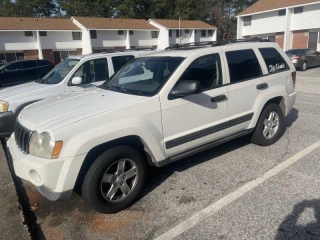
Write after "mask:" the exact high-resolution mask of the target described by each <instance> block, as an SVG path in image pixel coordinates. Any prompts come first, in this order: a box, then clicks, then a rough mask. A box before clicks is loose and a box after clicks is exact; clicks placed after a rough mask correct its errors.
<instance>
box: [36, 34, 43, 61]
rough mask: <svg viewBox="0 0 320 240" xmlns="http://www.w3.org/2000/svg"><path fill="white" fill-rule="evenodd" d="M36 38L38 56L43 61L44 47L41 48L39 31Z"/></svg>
mask: <svg viewBox="0 0 320 240" xmlns="http://www.w3.org/2000/svg"><path fill="white" fill-rule="evenodd" d="M36 38H37V47H38V56H39V59H43V54H42V47H41V39H40V34H39V31H36Z"/></svg>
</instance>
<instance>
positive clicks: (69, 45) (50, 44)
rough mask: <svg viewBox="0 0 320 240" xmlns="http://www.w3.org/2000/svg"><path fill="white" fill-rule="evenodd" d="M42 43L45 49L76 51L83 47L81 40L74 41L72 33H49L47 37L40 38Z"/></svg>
mask: <svg viewBox="0 0 320 240" xmlns="http://www.w3.org/2000/svg"><path fill="white" fill-rule="evenodd" d="M79 32H80V30H79ZM40 41H41V47H42V48H43V49H76V48H81V47H82V41H81V40H73V39H72V32H71V31H66V32H58V31H47V36H43V37H41V36H40Z"/></svg>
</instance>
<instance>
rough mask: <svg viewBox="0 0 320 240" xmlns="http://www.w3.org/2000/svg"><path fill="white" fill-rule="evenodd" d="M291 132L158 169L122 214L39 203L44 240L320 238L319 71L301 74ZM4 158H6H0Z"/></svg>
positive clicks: (79, 204)
mask: <svg viewBox="0 0 320 240" xmlns="http://www.w3.org/2000/svg"><path fill="white" fill-rule="evenodd" d="M296 90H297V92H298V96H297V100H296V103H295V106H294V109H293V110H292V111H291V113H290V114H289V116H287V117H286V119H285V125H286V132H285V133H284V135H283V137H282V138H281V139H280V141H279V142H277V143H276V144H274V145H272V146H270V147H259V146H256V145H253V144H250V143H249V142H248V141H247V139H246V138H241V139H237V140H234V141H232V142H229V143H226V144H224V145H221V146H218V147H215V148H212V149H210V150H208V151H206V152H203V153H200V154H197V155H194V156H192V157H189V158H186V159H183V160H181V161H179V162H176V163H173V164H171V165H168V166H166V167H163V168H160V169H157V168H150V170H149V176H148V179H147V184H146V187H145V189H144V191H143V194H142V196H141V198H140V199H139V200H138V201H137V202H136V203H135V204H134V205H133V206H131V207H130V208H128V209H127V210H125V211H122V212H120V213H118V214H112V215H103V214H98V213H96V212H94V211H91V210H90V209H88V208H87V207H86V205H85V203H84V202H83V200H82V199H81V198H80V197H79V196H78V195H76V194H74V195H73V196H72V198H71V199H70V200H68V201H66V202H50V201H48V200H46V199H44V198H43V197H42V196H41V195H40V194H39V193H38V192H37V191H36V190H35V189H34V187H33V186H31V185H30V184H29V183H27V182H24V188H25V191H26V194H27V196H28V200H29V204H30V206H34V204H35V203H37V204H39V208H38V209H37V210H36V211H35V217H36V224H35V225H36V226H35V230H34V232H35V234H36V236H37V238H38V239H44V238H46V239H55V240H57V239H159V240H160V239H173V238H175V239H237V240H240V239H245V240H249V239H276V240H284V239H320V176H319V175H320V174H319V173H320V159H319V156H320V142H319V141H320V122H319V119H320V68H315V69H310V70H308V71H306V72H298V77H297V85H296ZM0 158H2V159H1V161H3V158H4V156H3V155H0Z"/></svg>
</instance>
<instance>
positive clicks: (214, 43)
mask: <svg viewBox="0 0 320 240" xmlns="http://www.w3.org/2000/svg"><path fill="white" fill-rule="evenodd" d="M245 42H270V40H269V39H262V38H250V39H229V40H224V41H204V42H192V43H184V44H175V45H173V46H170V47H167V48H165V49H164V50H172V49H181V50H182V49H196V48H201V47H217V46H222V45H227V44H231V43H245Z"/></svg>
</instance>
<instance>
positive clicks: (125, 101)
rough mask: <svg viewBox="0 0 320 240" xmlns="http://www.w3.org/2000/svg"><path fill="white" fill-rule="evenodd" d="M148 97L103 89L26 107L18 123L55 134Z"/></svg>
mask: <svg viewBox="0 0 320 240" xmlns="http://www.w3.org/2000/svg"><path fill="white" fill-rule="evenodd" d="M146 98H147V97H141V96H136V95H129V94H124V93H118V92H112V91H108V90H103V89H97V90H94V91H88V92H81V93H76V92H75V93H67V94H63V95H60V96H58V97H54V98H49V99H46V100H42V101H39V102H36V103H34V104H32V105H29V106H27V107H26V108H25V109H24V110H22V112H21V113H20V115H19V117H18V119H19V121H20V122H21V124H22V125H24V126H25V127H27V128H28V129H30V130H37V131H39V132H43V131H50V132H51V131H54V130H57V129H59V128H61V127H64V126H67V125H69V124H71V123H74V122H77V121H80V120H82V119H85V118H88V117H91V116H94V115H97V114H100V113H103V112H108V111H111V110H114V109H118V108H120V107H124V106H127V105H132V104H134V103H136V102H139V101H143V100H144V99H146Z"/></svg>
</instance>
